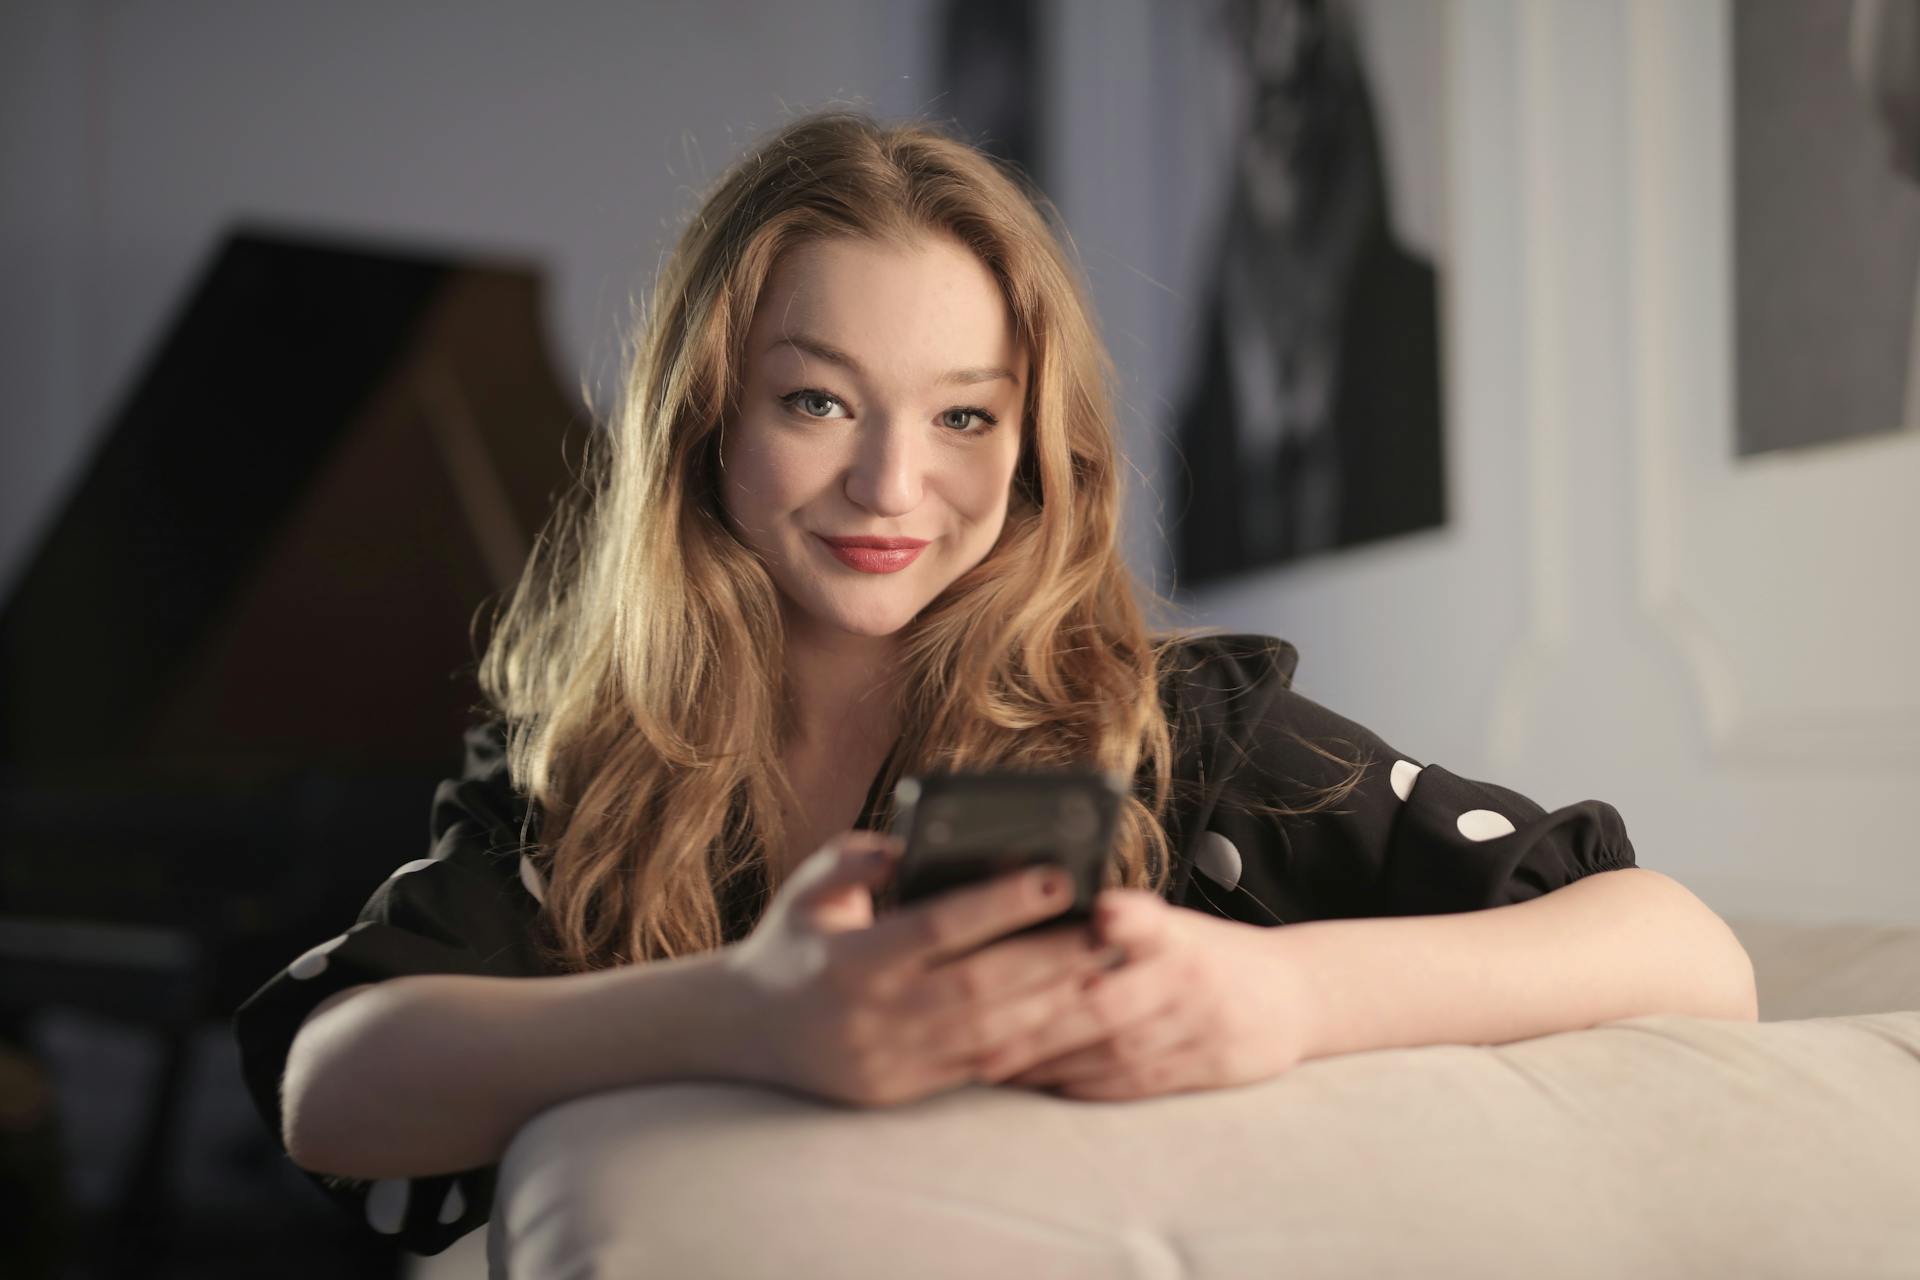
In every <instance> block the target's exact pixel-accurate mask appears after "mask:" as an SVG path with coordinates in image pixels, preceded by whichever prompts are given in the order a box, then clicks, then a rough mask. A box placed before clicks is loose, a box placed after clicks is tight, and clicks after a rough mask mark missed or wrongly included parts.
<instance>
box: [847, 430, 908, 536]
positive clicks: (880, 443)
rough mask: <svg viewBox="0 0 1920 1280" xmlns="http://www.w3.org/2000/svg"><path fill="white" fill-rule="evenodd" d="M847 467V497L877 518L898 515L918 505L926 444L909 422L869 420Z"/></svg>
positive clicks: (860, 434)
mask: <svg viewBox="0 0 1920 1280" xmlns="http://www.w3.org/2000/svg"><path fill="white" fill-rule="evenodd" d="M858 435H859V439H858V441H857V443H856V444H855V445H854V455H853V460H852V462H851V463H850V464H849V465H848V467H847V480H846V491H847V498H848V499H849V500H850V501H852V502H854V503H857V504H858V505H860V506H862V507H865V508H866V509H867V510H869V511H871V512H873V513H874V514H875V515H880V516H902V515H905V514H906V513H907V512H909V511H912V510H913V509H914V508H915V507H917V506H919V505H920V495H921V491H922V482H923V476H922V471H923V469H924V467H925V461H924V459H923V457H922V452H921V451H922V450H923V449H924V448H925V447H926V442H925V441H924V440H923V439H921V438H920V436H919V434H918V433H917V432H915V431H914V430H913V428H912V426H911V425H910V424H909V423H906V422H902V421H898V420H896V419H892V418H869V420H868V424H867V429H866V430H865V431H862V432H860V433H858Z"/></svg>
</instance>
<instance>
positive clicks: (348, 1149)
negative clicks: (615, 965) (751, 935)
mask: <svg viewBox="0 0 1920 1280" xmlns="http://www.w3.org/2000/svg"><path fill="white" fill-rule="evenodd" d="M718 956H719V953H717V952H715V953H707V954H704V955H698V956H689V957H685V958H681V959H676V960H668V961H656V962H653V963H650V964H646V965H639V966H630V967H626V968H621V969H612V970H606V971H602V972H597V973H588V974H575V975H569V976H565V977H553V978H483V977H469V976H465V975H455V974H432V975H419V976H410V977H403V978H394V979H390V980H388V981H386V982H381V983H376V984H375V985H373V986H371V987H368V988H366V989H365V990H363V991H361V992H359V993H358V994H356V995H353V996H351V997H349V998H348V999H346V1000H344V1001H343V1002H341V1003H340V1004H339V1005H338V1006H337V1007H334V1008H330V1009H325V1008H323V1009H321V1010H318V1011H316V1012H315V1014H313V1015H311V1016H309V1018H308V1019H307V1021H306V1023H305V1024H304V1025H303V1026H302V1027H301V1029H300V1033H299V1035H298V1036H297V1037H295V1039H294V1043H293V1048H292V1051H291V1052H290V1053H289V1055H288V1058H287V1069H286V1076H285V1081H284V1088H283V1097H284V1102H285V1107H284V1111H285V1116H286V1124H285V1130H286V1134H285V1136H286V1139H287V1148H288V1151H289V1152H290V1153H291V1154H292V1155H293V1158H294V1160H295V1162H296V1163H298V1164H300V1165H301V1166H302V1167H304V1168H308V1169H312V1170H315V1171H316V1172H322V1173H331V1174H339V1175H344V1176H349V1177H361V1178H395V1177H417V1176H423V1175H428V1174H434V1173H448V1172H453V1171H456V1170H460V1169H470V1168H475V1167H478V1166H482V1165H486V1164H491V1163H494V1162H495V1161H497V1160H498V1159H499V1158H500V1156H501V1155H502V1154H503V1153H504V1151H505V1150H506V1147H507V1144H508V1143H509V1142H510V1141H511V1140H512V1138H513V1136H514V1134H515V1133H517V1132H518V1131H519V1129H520V1127H521V1126H522V1125H523V1124H525V1123H526V1122H527V1121H528V1120H529V1119H531V1118H532V1117H533V1116H535V1115H537V1114H538V1113H539V1112H541V1111H543V1110H545V1109H546V1108H548V1107H551V1106H554V1105H556V1104H558V1103H561V1102H564V1101H566V1100H568V1099H570V1098H575V1097H579V1096H582V1095H584V1094H589V1093H594V1092H597V1091H600V1090H603V1089H611V1088H618V1087H620V1086H623V1085H634V1084H644V1083H650V1082H656V1081H663V1080H674V1079H700V1078H722V1079H724V1078H729V1076H730V1072H731V1065H732V1063H733V1062H734V1061H735V1059H736V1053H735V1045H734V1044H733V1041H732V1039H731V1037H732V1036H735V1035H737V1034H738V1028H739V1021H738V1019H737V1018H736V1017H735V1014H734V1005H733V999H734V992H735V987H734V985H733V984H732V981H731V979H729V978H728V976H727V975H726V974H725V972H724V971H723V970H721V968H720V967H719V963H718Z"/></svg>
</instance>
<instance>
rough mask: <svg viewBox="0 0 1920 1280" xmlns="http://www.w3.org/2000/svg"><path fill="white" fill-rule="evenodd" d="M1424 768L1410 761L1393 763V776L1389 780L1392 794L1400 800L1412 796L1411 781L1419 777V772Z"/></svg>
mask: <svg viewBox="0 0 1920 1280" xmlns="http://www.w3.org/2000/svg"><path fill="white" fill-rule="evenodd" d="M1424 767H1425V766H1423V765H1417V764H1415V763H1414V762H1413V761H1411V760H1395V761H1394V762H1393V774H1392V776H1391V778H1390V781H1391V782H1392V783H1393V794H1395V795H1397V796H1399V797H1400V798H1401V799H1402V800H1405V799H1406V798H1407V797H1408V796H1410V795H1412V794H1413V780H1414V779H1415V778H1417V777H1419V776H1420V770H1421V769H1422V768H1424Z"/></svg>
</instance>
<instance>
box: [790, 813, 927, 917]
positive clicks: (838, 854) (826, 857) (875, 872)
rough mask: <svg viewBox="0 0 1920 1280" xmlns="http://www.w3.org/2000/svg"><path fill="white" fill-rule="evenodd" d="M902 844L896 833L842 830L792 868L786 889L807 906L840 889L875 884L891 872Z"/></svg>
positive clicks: (881, 882) (872, 885)
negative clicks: (830, 840)
mask: <svg viewBox="0 0 1920 1280" xmlns="http://www.w3.org/2000/svg"><path fill="white" fill-rule="evenodd" d="M903 848H904V843H903V842H902V841H901V839H900V837H898V836H895V835H892V834H890V833H888V832H884V831H847V832H843V833H842V834H841V835H839V836H837V837H835V839H834V840H833V841H832V842H831V843H829V844H828V845H827V846H826V847H825V848H822V849H820V850H819V851H818V852H816V853H814V854H812V855H810V856H808V857H807V858H806V859H804V860H803V861H802V862H801V863H800V865H799V866H798V867H795V868H794V871H793V874H792V876H790V877H789V878H788V881H787V884H788V886H789V892H791V893H792V894H793V895H794V896H795V900H796V901H798V902H800V903H802V904H805V905H808V906H811V905H813V904H815V903H817V902H818V901H819V900H820V899H822V898H826V897H830V896H832V895H833V894H835V893H837V892H838V891H840V890H842V889H846V888H851V887H854V886H859V887H862V888H867V889H872V888H876V887H878V886H879V885H881V884H884V883H886V880H887V878H888V877H889V876H891V875H892V874H893V868H894V867H895V866H896V865H897V864H898V862H899V855H900V852H901V850H902V849H903Z"/></svg>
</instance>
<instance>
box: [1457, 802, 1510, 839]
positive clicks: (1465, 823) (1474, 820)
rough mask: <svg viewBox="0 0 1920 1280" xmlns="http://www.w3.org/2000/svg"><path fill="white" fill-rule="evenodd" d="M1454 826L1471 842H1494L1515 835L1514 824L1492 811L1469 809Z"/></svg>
mask: <svg viewBox="0 0 1920 1280" xmlns="http://www.w3.org/2000/svg"><path fill="white" fill-rule="evenodd" d="M1453 825H1454V826H1456V827H1458V828H1460V834H1461V835H1463V836H1465V837H1466V838H1467V839H1469V840H1494V839H1498V838H1499V837H1501V836H1510V835H1512V834H1513V823H1511V822H1509V821H1507V819H1506V818H1505V817H1503V816H1501V815H1500V814H1497V813H1495V812H1494V811H1493V810H1491V809H1469V810H1467V811H1466V812H1465V813H1463V814H1461V815H1460V817H1459V818H1458V819H1457V820H1456V821H1455V822H1454V824H1453Z"/></svg>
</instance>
